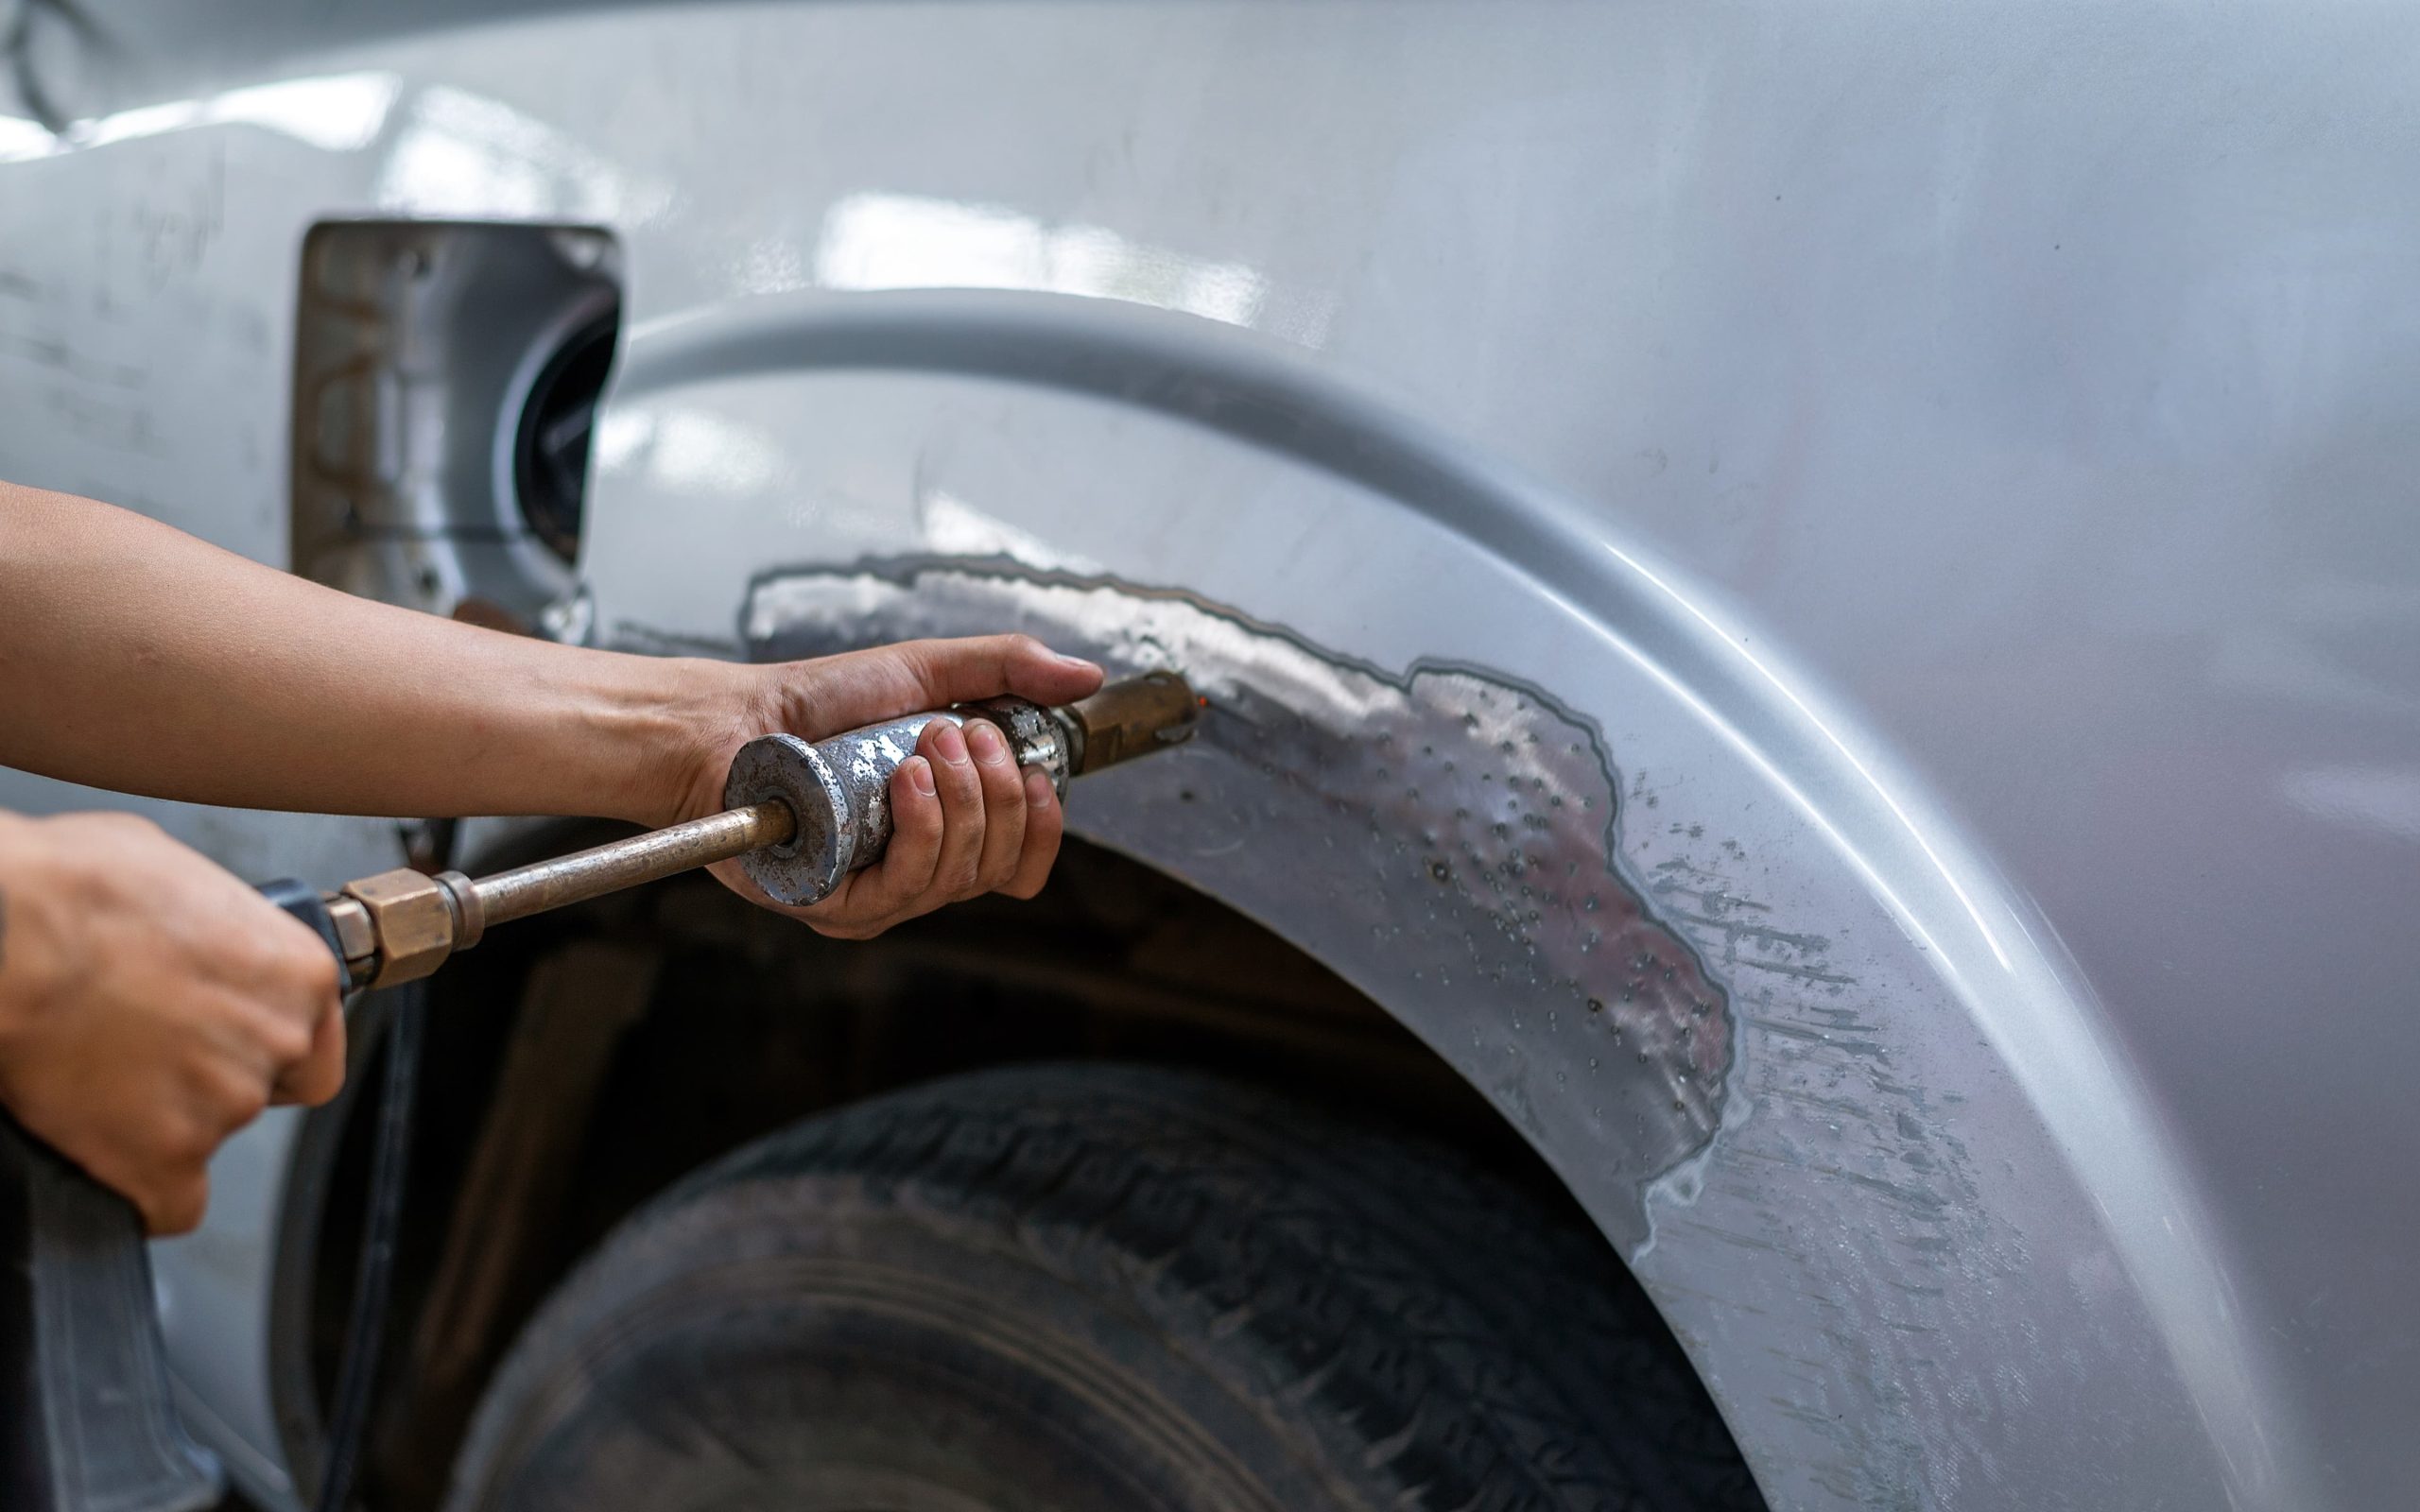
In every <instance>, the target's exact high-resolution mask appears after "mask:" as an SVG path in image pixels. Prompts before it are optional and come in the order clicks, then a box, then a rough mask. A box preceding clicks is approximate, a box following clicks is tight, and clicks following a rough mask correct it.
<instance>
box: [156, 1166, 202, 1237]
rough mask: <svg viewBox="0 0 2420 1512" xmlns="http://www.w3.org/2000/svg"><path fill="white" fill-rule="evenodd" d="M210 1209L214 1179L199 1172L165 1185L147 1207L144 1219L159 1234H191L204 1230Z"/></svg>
mask: <svg viewBox="0 0 2420 1512" xmlns="http://www.w3.org/2000/svg"><path fill="white" fill-rule="evenodd" d="M209 1209H210V1178H209V1177H206V1176H203V1175H201V1174H200V1173H199V1172H197V1173H195V1174H193V1175H191V1176H187V1177H179V1178H177V1179H175V1180H173V1181H170V1182H167V1183H165V1184H164V1185H163V1186H162V1187H161V1188H160V1189H158V1190H157V1191H155V1192H154V1193H153V1194H151V1199H150V1201H148V1202H147V1203H145V1204H143V1211H144V1218H145V1220H146V1222H147V1224H148V1225H149V1226H150V1229H151V1231H152V1232H153V1233H155V1234H189V1233H191V1232H193V1231H194V1230H195V1229H199V1228H200V1227H201V1219H202V1214H203V1213H205V1212H207V1211H209Z"/></svg>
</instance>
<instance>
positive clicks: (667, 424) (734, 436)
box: [596, 409, 782, 498]
mask: <svg viewBox="0 0 2420 1512" xmlns="http://www.w3.org/2000/svg"><path fill="white" fill-rule="evenodd" d="M596 469H597V472H598V475H599V476H607V475H628V476H638V477H643V478H645V479H647V480H648V482H649V483H651V484H653V485H655V486H656V487H659V488H663V489H666V490H680V491H683V492H689V493H714V494H720V495H722V496H724V497H726V498H747V497H752V496H754V495H757V494H761V493H763V492H764V491H765V490H768V489H769V488H771V487H772V486H773V484H774V483H775V482H776V481H778V480H779V478H780V476H781V472H782V454H781V451H780V449H779V448H778V447H776V446H774V445H773V443H772V442H771V441H769V440H768V439H767V438H765V437H763V436H761V435H759V434H757V433H756V432H755V431H754V430H752V429H751V428H749V427H748V426H745V425H740V424H735V423H734V422H733V421H729V420H725V419H724V418H723V417H721V416H719V415H711V414H707V413H705V412H704V411H701V410H693V409H676V410H671V411H659V412H656V413H653V414H646V413H639V414H631V413H620V414H612V415H608V416H606V417H605V419H604V421H602V422H601V423H599V424H598V426H597V427H596Z"/></svg>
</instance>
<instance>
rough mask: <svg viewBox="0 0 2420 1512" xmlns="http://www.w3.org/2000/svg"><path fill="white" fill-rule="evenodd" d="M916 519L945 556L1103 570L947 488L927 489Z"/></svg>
mask: <svg viewBox="0 0 2420 1512" xmlns="http://www.w3.org/2000/svg"><path fill="white" fill-rule="evenodd" d="M916 519H917V524H918V525H919V526H920V527H921V530H920V533H921V534H922V535H923V536H924V538H925V544H926V545H928V546H930V547H931V548H932V549H933V550H934V551H935V552H937V553H940V554H942V555H945V556H952V557H967V558H983V557H1005V558H1009V559H1010V560H1011V561H1017V562H1022V563H1024V564H1025V565H1026V566H1028V567H1056V568H1059V569H1061V570H1063V571H1066V572H1079V573H1098V572H1099V571H1100V568H1099V566H1098V564H1097V563H1095V562H1093V561H1091V560H1090V559H1089V558H1082V557H1078V556H1075V555H1072V554H1071V553H1068V552H1064V551H1061V550H1059V549H1058V548H1057V547H1055V546H1053V545H1051V544H1050V543H1049V542H1048V541H1044V540H1043V539H1042V538H1041V537H1039V536H1037V535H1035V534H1033V533H1032V532H1031V531H1029V530H1024V529H1020V528H1019V527H1017V526H1015V525H1012V524H1009V523H1008V522H1007V521H1005V520H1002V519H1000V518H999V517H998V516H996V515H991V514H986V513H985V512H984V511H982V510H980V509H977V507H975V506H973V505H971V504H969V503H967V502H966V501H965V500H964V499H961V498H959V496H958V495H957V494H955V493H951V492H950V491H948V490H945V489H926V490H925V491H924V492H923V493H922V494H920V495H919V496H918V498H917V500H916Z"/></svg>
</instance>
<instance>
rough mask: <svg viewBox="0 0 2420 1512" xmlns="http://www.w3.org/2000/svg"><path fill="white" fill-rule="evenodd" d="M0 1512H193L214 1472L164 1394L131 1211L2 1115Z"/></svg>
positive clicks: (206, 1496) (207, 1493)
mask: <svg viewBox="0 0 2420 1512" xmlns="http://www.w3.org/2000/svg"><path fill="white" fill-rule="evenodd" d="M0 1235H4V1236H5V1243H0V1248H4V1249H5V1255H0V1506H8V1507H10V1508H19V1507H23V1508H26V1509H28V1512H193V1509H195V1508H199V1507H204V1506H209V1505H212V1504H213V1503H216V1501H217V1500H218V1496H219V1475H218V1469H217V1466H216V1462H215V1461H213V1460H212V1459H211V1458H210V1457H209V1456H208V1455H206V1454H205V1453H203V1452H202V1451H201V1450H200V1449H199V1448H197V1447H196V1446H195V1445H194V1443H193V1441H192V1440H191V1439H189V1438H187V1437H186V1436H185V1432H184V1428H183V1425H182V1424H181V1423H180V1422H179V1421H178V1420H177V1415H176V1408H175V1405H174V1403H173V1401H172V1400H171V1399H170V1396H169V1391H168V1366H167V1356H166V1352H165V1350H164V1349H163V1347H162V1345H161V1342H160V1316H159V1313H158V1311H157V1308H158V1303H157V1300H156V1298H155V1297H153V1295H152V1291H151V1261H150V1256H149V1254H148V1253H147V1250H146V1249H145V1247H144V1243H143V1225H142V1221H141V1220H140V1219H139V1218H138V1217H137V1216H136V1215H135V1211H134V1205H133V1204H131V1203H130V1202H128V1201H127V1200H126V1199H125V1198H124V1197H121V1196H119V1195H118V1194H116V1193H114V1192H112V1191H111V1190H110V1189H109V1188H107V1187H104V1186H102V1185H101V1184H100V1183H99V1182H97V1181H95V1180H94V1179H93V1178H92V1177H89V1176H86V1175H85V1174H84V1173H83V1171H82V1170H80V1169H79V1168H78V1167H77V1166H76V1165H74V1164H72V1163H70V1162H69V1161H68V1160H65V1159H64V1158H63V1157H61V1155H60V1154H59V1153H58V1152H57V1151H55V1150H53V1149H51V1148H50V1146H48V1145H47V1144H44V1143H42V1142H41V1141H40V1140H37V1139H35V1138H34V1137H33V1136H32V1135H30V1134H27V1133H26V1131H25V1129H24V1128H22V1127H20V1126H19V1125H18V1124H17V1123H16V1121H15V1120H13V1119H10V1118H8V1117H6V1116H5V1115H0Z"/></svg>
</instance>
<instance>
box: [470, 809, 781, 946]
mask: <svg viewBox="0 0 2420 1512" xmlns="http://www.w3.org/2000/svg"><path fill="white" fill-rule="evenodd" d="M791 823H792V821H791V818H790V811H789V808H788V806H787V805H786V804H783V803H779V802H763V803H754V804H751V805H749V806H748V807H746V808H741V809H735V810H729V811H726V812H724V813H721V814H716V815H710V816H707V817H705V818H702V819H691V820H690V821H688V822H687V823H685V824H675V825H672V826H670V827H668V828H666V829H662V830H654V831H650V832H648V833H646V834H641V835H635V836H633V837H631V839H628V840H616V841H614V842H612V843H611V844H607V845H600V846H595V847H592V848H590V849H589V850H586V851H574V852H572V853H571V854H570V855H567V856H557V857H555V858H554V859H552V860H549V861H541V862H539V863H537V864H536V865H534V866H527V867H520V868H515V869H513V870H511V871H500V872H497V873H496V874H495V875H494V876H492V877H481V878H479V879H477V880H476V881H475V882H473V883H472V884H471V888H472V891H473V892H474V893H475V895H476V896H477V898H478V901H479V906H480V909H481V911H482V914H483V916H484V918H485V919H486V921H487V924H488V926H489V927H490V928H493V927H494V926H495V925H497V924H503V923H510V921H512V920H513V919H527V918H528V917H529V916H530V915H532V914H542V913H544V912H545V911H546V910H548V909H550V908H562V907H564V906H566V905H567V904H571V903H576V902H584V901H586V900H588V899H591V898H599V897H602V896H604V895H605V894H607V893H609V892H617V891H619V890H620V889H622V888H624V887H635V886H638V885H640V884H642V883H648V882H654V881H656V880H658V879H659V878H664V877H669V876H674V875H676V874H678V873H680V872H683V871H688V870H691V869H693V868H698V867H705V866H712V865H713V864H714V863H716V862H717V861H728V860H730V859H731V858H732V857H734V856H737V855H744V854H746V853H747V852H749V851H753V850H755V849H757V848H758V847H760V846H769V845H779V844H781V843H782V842H783V841H785V840H787V838H788V837H789V834H790V830H791Z"/></svg>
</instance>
